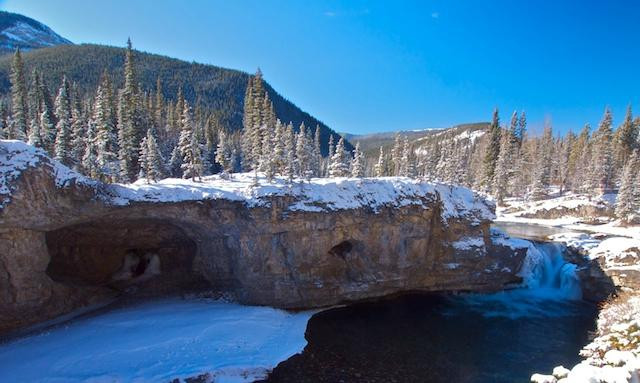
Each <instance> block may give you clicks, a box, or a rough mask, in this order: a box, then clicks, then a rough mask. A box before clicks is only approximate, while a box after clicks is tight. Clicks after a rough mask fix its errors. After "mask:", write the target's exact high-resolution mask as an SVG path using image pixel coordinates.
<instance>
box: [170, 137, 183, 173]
mask: <svg viewBox="0 0 640 383" xmlns="http://www.w3.org/2000/svg"><path fill="white" fill-rule="evenodd" d="M167 167H168V169H169V173H170V175H171V177H175V178H179V177H182V154H180V148H179V147H178V145H176V146H174V147H173V150H171V156H170V157H169V163H168V164H167Z"/></svg>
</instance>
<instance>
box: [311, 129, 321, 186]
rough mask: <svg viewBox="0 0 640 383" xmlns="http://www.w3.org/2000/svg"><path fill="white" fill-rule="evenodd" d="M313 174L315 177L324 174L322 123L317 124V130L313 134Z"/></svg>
mask: <svg viewBox="0 0 640 383" xmlns="http://www.w3.org/2000/svg"><path fill="white" fill-rule="evenodd" d="M312 162H313V166H312V168H313V175H314V176H315V177H321V176H322V151H321V149H320V125H316V131H315V133H314V135H313V161H312Z"/></svg>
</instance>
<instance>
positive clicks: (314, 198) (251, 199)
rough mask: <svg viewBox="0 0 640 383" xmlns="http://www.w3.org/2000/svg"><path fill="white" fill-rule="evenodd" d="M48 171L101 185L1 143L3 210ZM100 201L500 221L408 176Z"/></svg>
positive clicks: (134, 192)
mask: <svg viewBox="0 0 640 383" xmlns="http://www.w3.org/2000/svg"><path fill="white" fill-rule="evenodd" d="M36 166H44V167H46V168H47V169H48V170H49V171H50V172H51V174H52V175H53V177H55V180H56V184H57V185H58V186H59V187H66V186H68V185H71V184H84V185H89V186H93V187H97V186H99V185H98V183H97V182H96V181H93V180H91V179H88V178H87V177H84V176H83V175H81V174H79V173H77V172H74V171H72V170H70V169H69V168H67V167H66V166H63V165H62V164H60V163H59V162H57V161H55V160H53V159H50V158H48V157H47V155H46V153H45V152H44V151H43V150H42V149H38V148H35V147H33V146H30V145H28V144H25V143H24V142H22V141H15V140H0V209H1V208H2V207H3V205H5V204H7V203H9V202H10V200H11V193H12V192H13V188H14V187H15V184H16V183H15V181H16V180H17V179H18V178H19V177H20V175H21V174H22V173H23V172H24V171H25V170H27V169H29V168H33V167H36ZM100 190H101V191H102V192H101V195H100V197H101V198H103V199H104V200H105V202H107V203H111V204H116V205H126V204H129V203H131V202H179V201H200V200H212V199H227V200H232V201H241V202H244V203H246V204H247V205H249V206H268V205H269V204H270V197H273V196H290V197H292V201H293V202H292V203H291V205H290V206H288V209H289V210H291V211H314V212H320V211H331V210H341V209H357V208H369V209H373V210H374V211H378V209H380V208H381V207H383V206H396V207H397V206H408V205H417V206H423V207H425V208H426V207H427V206H425V203H429V202H430V201H436V200H440V201H442V203H443V211H442V218H443V219H444V220H445V221H446V220H447V219H450V218H465V219H469V220H471V221H472V222H479V221H481V220H491V219H493V218H494V217H495V215H494V213H493V207H494V205H493V203H492V202H491V201H488V200H486V199H485V198H483V197H481V196H479V195H478V194H476V193H474V192H472V191H471V190H469V189H467V188H463V187H457V186H451V185H445V184H439V183H429V182H424V181H421V180H416V179H410V178H405V177H383V178H313V179H311V180H302V179H296V180H293V182H291V183H289V182H287V180H286V179H285V178H283V177H277V178H275V179H274V180H272V181H268V180H267V179H266V178H265V177H264V176H263V175H261V174H258V177H257V178H256V176H255V175H254V174H253V173H240V174H233V175H232V177H230V178H227V177H224V178H223V177H221V176H220V175H213V176H207V177H203V178H202V179H201V180H198V181H197V182H194V181H192V180H184V179H175V178H168V179H164V180H162V181H160V182H157V183H147V182H146V181H145V180H140V181H138V182H136V183H133V184H110V185H106V186H104V187H100Z"/></svg>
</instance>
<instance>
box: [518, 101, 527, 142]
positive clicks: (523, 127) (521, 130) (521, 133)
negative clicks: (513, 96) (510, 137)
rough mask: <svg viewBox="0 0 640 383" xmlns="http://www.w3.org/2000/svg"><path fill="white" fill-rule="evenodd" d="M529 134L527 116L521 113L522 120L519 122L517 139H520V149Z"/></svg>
mask: <svg viewBox="0 0 640 383" xmlns="http://www.w3.org/2000/svg"><path fill="white" fill-rule="evenodd" d="M526 134H527V116H526V114H525V112H524V110H523V111H522V113H520V119H519V120H518V134H517V136H516V138H517V139H518V148H520V147H522V142H523V141H524V138H525V135H526Z"/></svg>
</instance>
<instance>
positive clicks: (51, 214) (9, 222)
mask: <svg viewBox="0 0 640 383" xmlns="http://www.w3.org/2000/svg"><path fill="white" fill-rule="evenodd" d="M1 148H2V147H1V146H0V149H1ZM26 150H31V151H33V150H32V149H29V147H27V148H26V149H25V148H22V147H15V145H14V146H12V147H9V148H6V146H5V151H4V156H5V160H4V161H5V162H6V163H13V162H16V159H17V158H18V157H19V156H20V155H25V153H24V152H25V151H26ZM2 155H3V153H2V152H1V151H0V157H1V156H2ZM31 155H32V156H36V157H38V159H37V161H36V160H33V161H30V162H29V161H27V162H23V163H21V164H20V163H18V164H12V165H11V166H13V170H11V172H6V171H5V172H4V174H2V173H1V171H2V170H3V169H2V168H1V167H0V175H1V176H3V177H4V184H0V194H2V193H1V192H2V191H4V195H3V197H5V198H4V202H3V205H2V207H1V210H0V286H1V289H0V331H2V332H6V331H9V330H13V329H17V328H21V327H24V326H25V325H29V324H32V323H35V322H39V321H42V320H46V319H49V318H52V317H55V316H57V315H60V314H63V313H67V312H69V311H71V310H74V309H76V308H79V307H82V306H85V305H89V304H92V303H98V302H103V301H105V300H107V299H109V298H112V297H115V296H118V295H120V294H122V293H123V291H126V290H127V289H129V288H130V287H131V286H132V285H135V286H137V287H138V288H139V289H141V290H143V291H146V292H149V293H150V294H167V293H176V292H181V291H184V290H186V289H215V290H218V291H223V292H228V293H231V294H233V295H234V296H235V297H236V298H237V299H238V300H239V301H240V302H242V303H247V304H258V305H270V306H276V307H282V308H310V307H321V306H327V305H333V304H337V303H342V302H349V301H355V300H360V299H368V298H375V297H381V296H385V295H389V294H395V293H399V292H403V291H411V290H422V291H454V290H455V291H494V290H499V289H502V288H504V286H505V285H507V284H510V283H513V282H516V281H518V277H517V275H516V273H517V271H518V270H519V269H520V267H521V265H522V262H523V259H524V257H525V251H526V249H512V248H510V247H509V246H507V245H505V244H501V242H496V243H494V241H492V238H491V234H490V230H489V224H490V218H491V216H490V214H489V215H487V211H490V210H491V208H492V206H491V205H490V204H488V203H487V202H485V201H484V200H482V199H481V198H480V197H477V196H473V195H472V194H471V193H470V192H468V191H465V190H457V189H456V190H454V189H452V188H451V187H448V186H429V185H426V186H425V185H422V184H419V183H417V182H416V181H410V180H402V179H400V180H399V179H390V180H382V181H370V182H369V181H367V182H363V181H358V180H339V181H331V182H334V183H335V182H338V185H337V186H336V185H335V184H330V185H329V184H326V185H325V184H317V183H313V182H312V183H311V184H308V185H307V186H304V185H303V186H302V187H301V189H300V191H297V192H294V191H292V189H291V187H290V186H287V187H285V186H283V188H282V189H281V190H280V189H279V190H278V191H275V192H271V191H270V192H269V193H262V194H261V192H260V190H263V191H264V190H271V189H273V188H274V187H275V186H273V185H267V186H264V187H262V189H261V188H260V187H257V188H254V189H251V190H248V191H247V190H243V193H245V195H251V196H253V197H250V198H244V199H243V198H235V197H233V196H231V197H229V196H230V194H228V193H227V194H224V193H219V191H220V190H219V188H220V186H219V185H220V184H219V183H218V184H216V185H218V186H215V187H214V186H207V185H211V184H213V183H214V181H207V180H205V181H204V182H202V183H200V184H197V183H196V184H190V185H181V186H179V187H177V186H176V188H177V189H175V188H174V187H169V186H168V185H166V184H164V185H149V186H144V185H138V186H111V185H104V184H101V183H98V182H95V181H91V180H87V179H84V178H82V177H81V176H78V175H77V174H72V173H69V171H68V169H64V168H61V167H60V166H59V164H57V163H55V162H54V161H52V160H50V159H48V158H46V157H44V156H43V155H42V153H37V152H35V154H34V153H31ZM0 162H1V161H0ZM16 169H18V170H17V171H16ZM215 182H223V181H221V180H219V179H216V181H215ZM226 182H231V181H226ZM237 182H239V181H237ZM323 182H325V183H328V181H323ZM318 183H320V181H318ZM223 185H226V184H223ZM194 188H200V189H202V190H200V189H199V193H201V194H198V193H195V194H194ZM216 188H218V189H216ZM305 188H306V189H305ZM336 188H338V189H340V188H342V189H340V190H343V193H342V194H340V193H338V192H336V190H337V189H336ZM204 189H206V190H205V191H203V190H204ZM379 189H380V190H382V189H385V190H391V191H390V192H389V193H396V194H398V193H399V194H398V196H399V197H398V198H397V200H396V201H395V202H394V201H391V200H385V199H384V198H383V197H384V196H388V195H389V194H383V193H382V192H381V191H380V190H379ZM187 190H188V192H189V193H190V194H189V195H190V197H189V198H183V199H173V200H172V199H170V198H169V199H167V198H164V199H163V198H158V199H156V200H155V201H153V200H152V199H151V197H150V196H152V195H153V196H156V197H157V196H159V195H165V194H162V193H166V195H171V196H175V195H177V194H181V193H182V194H184V193H185V192H186V191H187ZM216 190H217V191H216ZM305 190H306V191H305ZM353 190H357V192H353ZM398 190H404V191H402V192H401V193H400V192H399V191H398ZM323 191H326V192H327V193H329V194H332V195H334V197H332V198H334V199H333V200H332V201H333V202H331V203H329V202H327V199H326V197H322V198H316V199H314V200H312V201H310V200H304V198H306V197H303V196H304V195H305V193H306V194H313V193H316V194H317V193H322V192H323ZM154 193H155V194H154ZM158 193H160V194H158ZM203 193H204V194H203ZM349 193H351V194H353V195H351V194H349ZM354 193H355V194H354ZM236 195H237V194H236ZM256 195H257V197H256ZM394 195H395V194H394ZM132 196H134V197H132ZM211 196H213V197H211ZM373 196H375V198H377V201H378V202H377V203H372V202H371V198H373ZM323 198H324V200H323ZM343 198H347V200H349V201H350V202H349V203H348V204H346V203H345V204H342V205H340V206H338V205H336V201H339V200H342V199H343ZM470 198H471V199H470ZM353 199H355V200H361V203H353V201H352V200H353ZM380 200H382V201H383V202H379V201H380Z"/></svg>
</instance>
